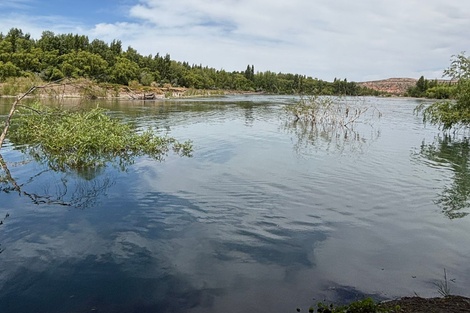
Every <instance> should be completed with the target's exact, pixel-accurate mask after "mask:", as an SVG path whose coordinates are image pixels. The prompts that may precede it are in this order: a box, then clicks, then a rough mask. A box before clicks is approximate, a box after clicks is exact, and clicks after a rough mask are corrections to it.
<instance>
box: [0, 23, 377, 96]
mask: <svg viewBox="0 0 470 313" xmlns="http://www.w3.org/2000/svg"><path fill="white" fill-rule="evenodd" d="M23 76H39V77H40V78H41V79H43V80H44V81H54V80H57V79H61V78H64V77H70V78H88V79H92V80H94V81H97V82H107V83H115V84H122V85H129V84H130V83H134V84H135V83H139V84H141V85H143V86H150V85H155V86H163V85H165V84H171V85H172V86H173V87H187V88H196V89H224V90H243V91H264V92H269V93H282V94H313V93H315V94H322V95H340V94H341V95H378V94H379V92H378V91H375V90H371V89H368V88H364V87H361V86H359V85H358V84H356V83H355V82H348V81H347V80H346V79H335V80H334V81H333V82H326V81H323V80H320V79H317V78H312V77H307V76H304V75H299V74H285V73H274V72H270V71H266V72H256V73H255V68H254V66H253V65H248V66H247V67H246V69H244V70H241V71H234V72H227V71H225V70H223V69H221V70H216V69H214V68H210V67H207V66H202V65H194V64H193V65H190V64H189V63H188V62H179V61H175V60H172V59H171V58H170V55H169V54H166V55H164V56H162V55H160V54H159V53H156V54H155V55H148V56H143V55H141V54H139V53H138V52H137V51H136V50H135V49H133V48H132V47H130V46H129V47H128V48H127V49H124V48H123V47H122V42H121V41H119V40H113V41H112V42H111V43H110V44H108V43H106V42H104V41H102V40H99V39H94V40H92V41H90V40H89V39H88V37H87V36H84V35H77V34H54V33H53V32H51V31H44V32H43V33H42V36H41V38H39V39H37V40H35V39H33V38H31V36H30V35H29V34H25V33H23V31H22V30H21V29H17V28H12V29H10V31H9V32H8V33H7V34H6V35H4V34H2V33H0V82H2V81H5V80H6V79H8V78H11V77H23Z"/></svg>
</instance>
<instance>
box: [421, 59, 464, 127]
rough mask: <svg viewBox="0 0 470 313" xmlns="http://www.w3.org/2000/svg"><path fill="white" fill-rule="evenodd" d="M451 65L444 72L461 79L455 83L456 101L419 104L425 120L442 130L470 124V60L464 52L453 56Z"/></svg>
mask: <svg viewBox="0 0 470 313" xmlns="http://www.w3.org/2000/svg"><path fill="white" fill-rule="evenodd" d="M452 58H453V59H452V61H451V66H450V67H449V68H448V69H446V70H445V71H444V74H445V75H447V76H449V77H450V78H451V79H459V80H458V82H457V84H456V85H455V90H454V99H455V101H439V102H436V103H433V104H431V105H429V106H424V105H421V106H418V107H417V108H416V110H415V111H416V112H418V113H420V112H422V113H423V120H424V122H430V123H431V124H435V125H438V126H439V127H440V128H441V129H442V130H444V131H447V130H450V129H453V128H454V129H458V128H462V127H464V128H466V127H468V126H469V125H470V60H469V59H468V58H467V57H466V56H465V54H464V53H462V54H460V55H458V56H453V57H452Z"/></svg>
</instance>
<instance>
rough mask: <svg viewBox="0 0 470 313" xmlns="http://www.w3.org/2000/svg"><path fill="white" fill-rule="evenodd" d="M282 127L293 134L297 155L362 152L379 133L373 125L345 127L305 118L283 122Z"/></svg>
mask: <svg viewBox="0 0 470 313" xmlns="http://www.w3.org/2000/svg"><path fill="white" fill-rule="evenodd" d="M284 129H285V130H286V131H287V132H288V133H290V134H291V135H293V142H294V150H295V151H296V153H298V154H299V155H305V154H310V153H312V152H315V151H326V152H331V153H338V154H343V153H362V152H364V150H365V149H366V148H367V147H369V146H370V144H371V143H372V142H374V141H376V140H377V139H378V138H379V137H380V135H381V132H380V129H377V128H376V127H375V126H373V125H370V126H369V125H367V126H365V125H360V126H356V125H350V126H349V127H346V126H339V125H333V124H318V123H312V122H310V121H305V120H297V121H288V122H285V124H284Z"/></svg>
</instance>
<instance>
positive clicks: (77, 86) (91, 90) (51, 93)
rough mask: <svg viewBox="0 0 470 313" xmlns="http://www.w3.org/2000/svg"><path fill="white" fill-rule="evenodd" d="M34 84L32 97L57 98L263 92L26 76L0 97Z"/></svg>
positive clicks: (2, 86)
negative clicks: (31, 77)
mask: <svg viewBox="0 0 470 313" xmlns="http://www.w3.org/2000/svg"><path fill="white" fill-rule="evenodd" d="M31 86H38V87H37V89H36V90H35V91H34V93H32V94H31V96H35V97H39V98H54V99H76V98H84V99H117V100H159V99H169V98H189V97H191V98H193V97H210V96H223V95H234V94H261V93H260V92H253V91H238V90H218V89H194V88H184V87H173V86H171V85H170V84H165V85H163V86H142V85H132V86H124V85H116V84H107V83H96V82H93V81H90V80H87V79H73V80H72V79H67V80H62V81H60V82H54V83H46V82H42V81H32V80H30V79H27V78H23V79H21V78H20V79H18V80H17V81H12V82H8V83H0V97H12V98H16V97H18V96H21V95H23V94H25V93H26V92H28V90H29V89H30V88H31Z"/></svg>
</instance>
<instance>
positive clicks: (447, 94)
mask: <svg viewBox="0 0 470 313" xmlns="http://www.w3.org/2000/svg"><path fill="white" fill-rule="evenodd" d="M456 89H457V86H456V84H455V82H453V81H448V82H445V83H444V82H439V81H437V80H436V79H434V80H428V79H425V78H424V76H421V77H420V78H419V79H418V81H417V82H416V85H415V86H413V87H410V88H408V90H407V93H406V95H407V96H409V97H417V98H430V99H452V98H454V97H455V93H456Z"/></svg>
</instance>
